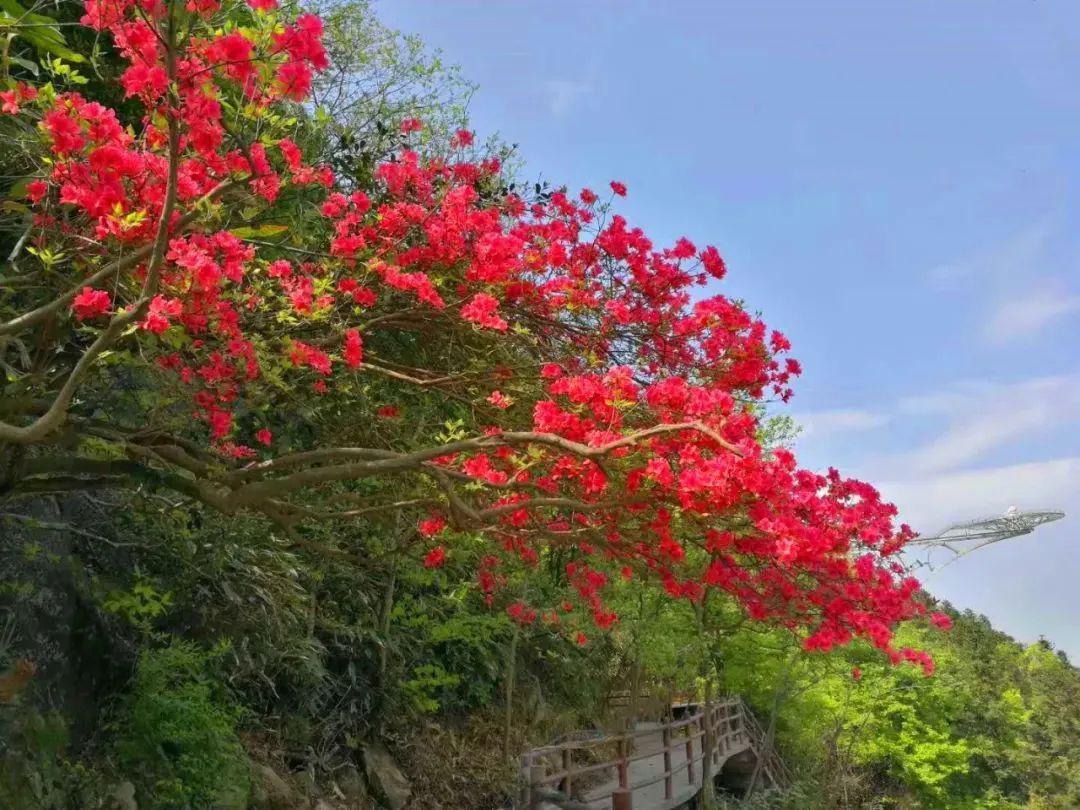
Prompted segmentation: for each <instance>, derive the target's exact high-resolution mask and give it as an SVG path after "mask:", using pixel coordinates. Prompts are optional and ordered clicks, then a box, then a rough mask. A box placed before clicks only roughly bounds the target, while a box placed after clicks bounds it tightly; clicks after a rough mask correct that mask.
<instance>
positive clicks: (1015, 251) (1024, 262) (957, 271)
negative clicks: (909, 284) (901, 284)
mask: <svg viewBox="0 0 1080 810" xmlns="http://www.w3.org/2000/svg"><path fill="white" fill-rule="evenodd" d="M1053 233H1054V229H1053V225H1052V223H1051V221H1050V220H1049V219H1040V220H1039V221H1037V222H1034V223H1032V224H1031V225H1028V226H1027V227H1025V228H1022V229H1021V230H1019V231H1017V232H1016V233H1015V234H1013V235H1012V236H1010V237H1008V238H1007V239H1005V240H1004V241H1002V242H1000V243H998V244H995V245H993V246H992V247H990V248H989V249H986V250H981V251H976V252H975V253H973V254H971V255H969V256H965V257H963V258H961V259H958V260H956V261H952V262H948V263H946V264H942V265H939V266H938V267H935V268H934V269H932V270H931V271H930V274H929V275H930V280H931V281H932V282H933V283H934V284H935V285H937V286H939V287H943V288H955V287H960V286H966V285H967V284H968V283H970V282H973V281H974V282H978V283H980V284H986V283H988V282H989V283H990V284H991V285H992V286H995V287H996V286H998V285H1000V284H1002V283H1003V282H1005V281H1007V280H1008V279H1009V278H1014V279H1015V278H1020V279H1029V278H1031V277H1032V276H1033V275H1035V274H1037V273H1038V272H1040V271H1041V270H1044V269H1045V259H1046V254H1047V252H1048V250H1049V247H1050V241H1051V237H1052V236H1053Z"/></svg>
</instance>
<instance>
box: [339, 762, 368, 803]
mask: <svg viewBox="0 0 1080 810" xmlns="http://www.w3.org/2000/svg"><path fill="white" fill-rule="evenodd" d="M335 781H336V782H337V786H338V789H339V790H340V791H341V795H342V797H343V798H344V799H345V801H347V802H349V806H350V807H354V806H355V807H366V806H367V801H366V800H367V798H368V790H367V785H366V784H364V777H363V776H361V775H360V771H358V770H357V769H356V767H355V766H354V765H346V766H345V767H344V768H342V769H341V771H340V772H339V773H338V774H337V777H336V779H335Z"/></svg>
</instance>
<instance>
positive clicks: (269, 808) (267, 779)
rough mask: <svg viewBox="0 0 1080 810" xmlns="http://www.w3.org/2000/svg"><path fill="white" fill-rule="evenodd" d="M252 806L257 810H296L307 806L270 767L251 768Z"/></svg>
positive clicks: (257, 766)
mask: <svg viewBox="0 0 1080 810" xmlns="http://www.w3.org/2000/svg"><path fill="white" fill-rule="evenodd" d="M251 805H252V807H254V808H256V810H296V808H298V807H303V806H306V805H307V802H306V800H302V799H301V798H300V796H299V795H298V794H297V793H296V791H295V790H293V788H292V785H290V784H289V783H288V782H287V781H286V780H284V779H282V778H281V775H280V774H279V773H278V772H277V771H275V770H274V769H273V768H271V767H270V766H269V765H262V764H255V765H252V767H251Z"/></svg>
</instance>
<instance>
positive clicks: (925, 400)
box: [900, 375, 1080, 473]
mask: <svg viewBox="0 0 1080 810" xmlns="http://www.w3.org/2000/svg"><path fill="white" fill-rule="evenodd" d="M935 409H936V412H938V413H941V414H945V415H947V416H948V418H949V420H950V421H949V425H948V427H946V429H945V430H944V431H943V432H942V433H941V434H940V435H939V436H937V437H936V438H935V439H933V440H932V441H930V442H927V443H926V444H924V445H922V446H921V447H918V448H916V449H915V450H914V451H913V452H911V453H909V454H906V455H905V456H904V457H903V458H902V459H901V462H902V464H903V465H904V466H907V467H910V468H912V469H913V470H917V471H920V472H931V473H932V472H940V471H944V470H949V469H954V468H957V467H960V466H962V465H964V464H967V463H970V462H972V461H977V460H978V459H980V458H982V457H984V456H985V455H986V454H987V453H989V452H991V451H993V450H995V449H997V448H999V447H1001V446H1003V445H1005V444H1008V443H1010V442H1014V441H1016V440H1017V439H1020V438H1025V437H1031V436H1037V435H1039V434H1044V433H1048V432H1050V431H1051V430H1053V429H1054V428H1056V427H1058V426H1060V425H1062V424H1064V423H1068V422H1071V421H1076V420H1080V375H1065V376H1058V377H1039V378H1034V379H1030V380H1022V381H1020V382H1016V383H1011V384H996V385H995V384H988V383H982V384H976V383H967V384H962V385H958V386H957V388H956V389H955V390H952V391H946V392H942V393H940V394H937V395H928V396H922V397H914V398H911V399H908V400H905V401H903V402H901V404H900V410H904V411H908V412H910V413H914V414H918V413H920V412H923V413H927V412H929V413H933V412H935Z"/></svg>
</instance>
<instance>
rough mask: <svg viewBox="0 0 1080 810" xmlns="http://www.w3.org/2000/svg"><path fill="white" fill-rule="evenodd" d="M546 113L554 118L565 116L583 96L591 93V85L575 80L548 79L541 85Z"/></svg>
mask: <svg viewBox="0 0 1080 810" xmlns="http://www.w3.org/2000/svg"><path fill="white" fill-rule="evenodd" d="M543 89H544V95H545V97H546V98H547V107H548V111H549V112H550V113H551V114H552V115H554V116H556V117H561V116H563V115H566V114H567V113H568V112H570V110H571V109H572V108H573V106H574V105H575V104H577V102H578V101H579V100H580V99H581V98H582V97H584V96H586V95H588V94H589V93H591V92H592V89H593V88H592V84H591V83H589V82H585V81H579V80H575V79H550V80H548V81H546V82H544V84H543Z"/></svg>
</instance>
